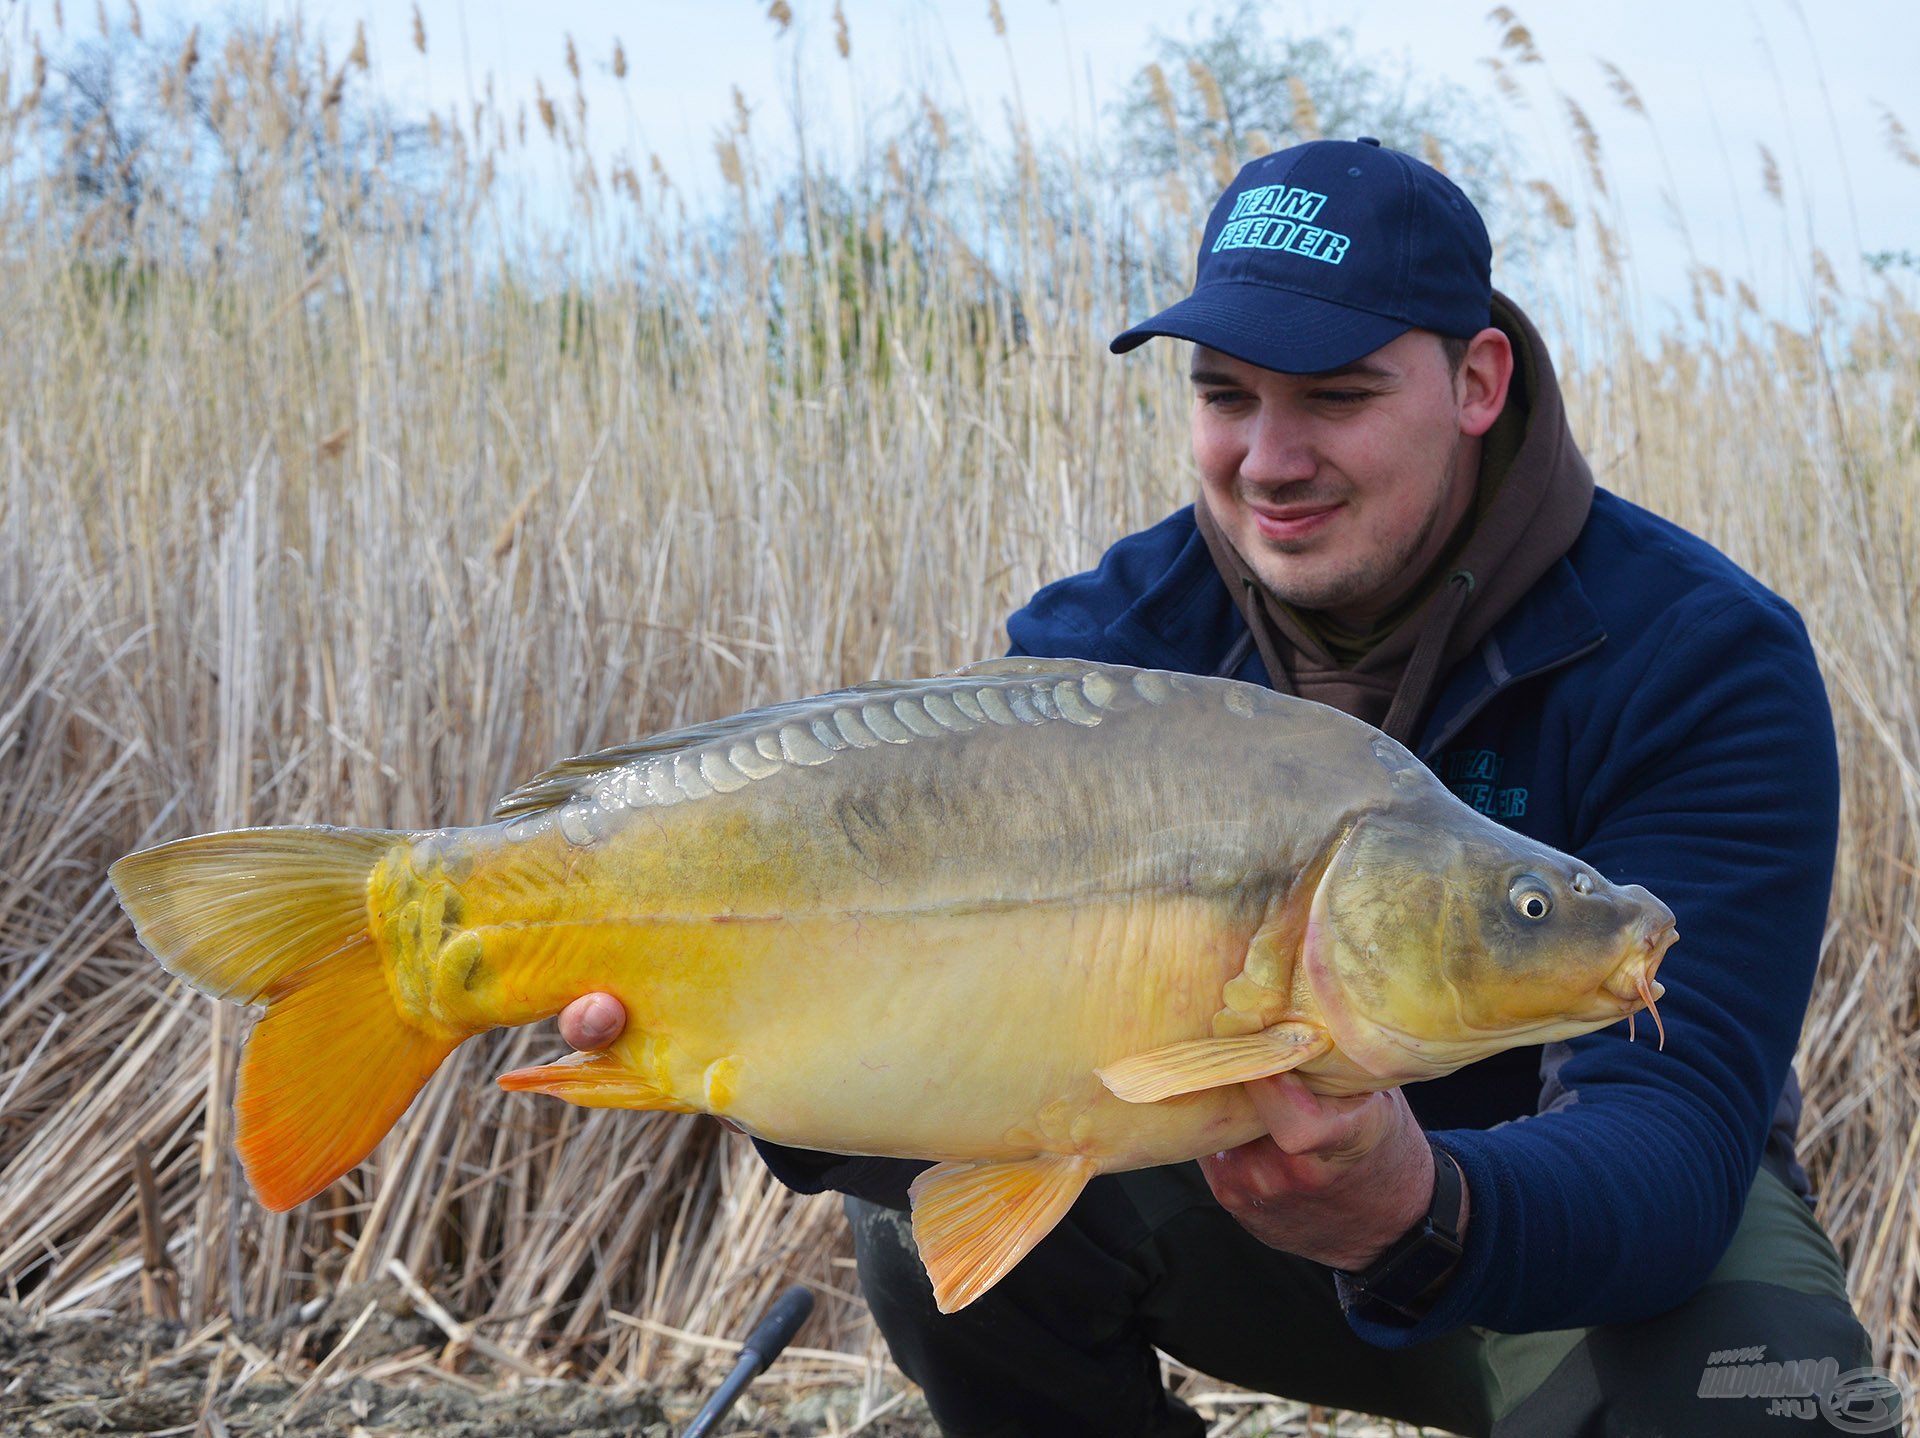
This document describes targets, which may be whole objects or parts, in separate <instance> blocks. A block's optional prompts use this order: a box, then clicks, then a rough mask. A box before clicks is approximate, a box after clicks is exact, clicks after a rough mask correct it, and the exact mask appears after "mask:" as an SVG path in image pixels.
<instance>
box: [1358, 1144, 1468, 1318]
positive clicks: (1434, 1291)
mask: <svg viewBox="0 0 1920 1438" xmlns="http://www.w3.org/2000/svg"><path fill="white" fill-rule="evenodd" d="M1427 1144H1428V1146H1429V1147H1430V1148H1432V1149H1433V1198H1432V1200H1431V1201H1430V1202H1429V1203H1428V1204H1427V1211H1426V1214H1425V1216H1423V1217H1422V1218H1421V1220H1420V1221H1419V1222H1418V1223H1416V1224H1415V1225H1414V1226H1413V1227H1412V1228H1410V1229H1408V1230H1407V1231H1406V1232H1405V1233H1403V1234H1401V1235H1400V1237H1398V1238H1396V1239H1395V1240H1394V1241H1393V1243H1392V1244H1391V1245H1389V1246H1388V1248H1387V1251H1386V1252H1385V1253H1383V1254H1381V1255H1380V1256H1379V1257H1378V1258H1376V1259H1374V1261H1373V1262H1372V1263H1370V1264H1368V1265H1367V1266H1366V1268H1364V1269H1363V1270H1361V1271H1360V1272H1359V1273H1348V1272H1345V1271H1344V1270H1338V1269H1336V1270H1335V1272H1337V1273H1339V1275H1340V1277H1342V1278H1343V1279H1345V1281H1346V1282H1345V1286H1346V1287H1347V1289H1348V1290H1349V1291H1350V1292H1351V1293H1352V1294H1353V1296H1354V1298H1355V1300H1356V1301H1361V1300H1370V1301H1372V1302H1374V1303H1378V1304H1383V1305H1384V1306H1386V1307H1387V1308H1390V1309H1392V1310H1393V1311H1394V1312H1395V1313H1398V1314H1401V1315H1403V1316H1404V1317H1407V1318H1411V1319H1415V1320H1418V1319H1421V1318H1424V1317H1426V1315H1427V1313H1428V1311H1429V1310H1431V1309H1432V1307H1433V1305H1434V1301H1435V1300H1436V1299H1437V1298H1438V1297H1439V1296H1440V1289H1441V1287H1442V1286H1443V1285H1444V1284H1445V1283H1446V1281H1447V1279H1449V1278H1450V1277H1452V1276H1453V1270H1454V1269H1455V1268H1456V1267H1457V1266H1458V1265H1459V1262H1460V1252H1461V1247H1460V1210H1461V1207H1462V1202H1461V1200H1462V1196H1463V1195H1464V1194H1465V1192H1466V1177H1465V1175H1464V1174H1462V1173H1461V1171H1460V1164H1459V1161H1458V1160H1456V1159H1455V1158H1454V1156H1453V1155H1452V1154H1450V1153H1448V1152H1447V1151H1446V1150H1445V1149H1444V1148H1442V1147H1440V1145H1439V1144H1437V1143H1435V1142H1434V1141H1433V1139H1432V1137H1431V1136H1429V1137H1428V1139H1427Z"/></svg>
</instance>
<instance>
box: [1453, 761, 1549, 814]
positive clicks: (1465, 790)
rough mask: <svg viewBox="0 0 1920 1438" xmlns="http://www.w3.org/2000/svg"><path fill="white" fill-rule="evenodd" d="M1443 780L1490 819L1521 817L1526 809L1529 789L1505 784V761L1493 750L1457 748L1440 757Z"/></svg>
mask: <svg viewBox="0 0 1920 1438" xmlns="http://www.w3.org/2000/svg"><path fill="white" fill-rule="evenodd" d="M1437 767H1438V772H1439V774H1440V782H1441V783H1443V784H1445V785H1446V786H1447V787H1448V788H1449V789H1451V790H1452V791H1453V792H1454V793H1455V794H1457V795H1459V796H1460V798H1461V799H1463V800H1464V801H1465V802H1466V803H1467V804H1469V805H1470V806H1472V807H1473V808H1475V809H1478V810H1479V811H1480V812H1481V813H1482V814H1485V815H1486V816H1487V817H1488V818H1490V819H1518V818H1520V817H1521V816H1522V815H1524V814H1525V813H1526V812H1527V791H1526V789H1525V788H1524V787H1522V786H1520V785H1518V784H1510V785H1505V786H1502V784H1501V783H1500V771H1501V770H1502V769H1504V768H1505V767H1506V760H1504V759H1502V758H1501V757H1500V755H1499V754H1497V753H1495V752H1494V751H1493V750H1492V749H1455V750H1451V751H1449V752H1448V753H1445V754H1442V755H1441V756H1440V763H1439V765H1438V766H1437Z"/></svg>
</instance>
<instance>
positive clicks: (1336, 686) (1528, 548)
mask: <svg viewBox="0 0 1920 1438" xmlns="http://www.w3.org/2000/svg"><path fill="white" fill-rule="evenodd" d="M1492 322H1493V324H1495V325H1496V326H1498V327H1499V328H1500V329H1501V330H1503V331H1505V333H1506V335H1507V338H1508V339H1510V340H1511V341H1512V342H1513V352H1514V361H1515V363H1514V376H1513V384H1512V387H1511V388H1510V389H1509V391H1508V395H1507V404H1506V409H1505V410H1504V412H1503V413H1502V414H1501V416H1500V418H1499V419H1498V420H1497V421H1496V422H1495V424H1494V426H1493V428H1492V429H1491V430H1489V431H1488V432H1487V435H1486V439H1485V441H1484V442H1483V445H1482V448H1481V459H1480V476H1479V490H1478V494H1477V496H1476V499H1475V502H1474V506H1473V508H1472V509H1471V510H1470V511H1469V512H1468V514H1467V517H1466V518H1465V519H1464V520H1463V521H1462V522H1461V526H1460V530H1459V531H1458V532H1457V533H1456V534H1455V535H1454V537H1453V538H1452V540H1450V541H1449V543H1448V546H1447V548H1446V549H1445V550H1444V551H1443V552H1442V553H1441V555H1440V558H1439V559H1438V560H1436V561H1435V562H1434V564H1433V567H1432V568H1431V569H1430V570H1429V571H1428V573H1427V577H1426V579H1425V580H1424V581H1423V582H1422V583H1421V584H1420V585H1418V586H1417V587H1416V588H1415V590H1414V591H1413V593H1412V594H1411V595H1410V596H1409V597H1408V599H1407V600H1406V601H1405V602H1403V603H1402V604H1401V605H1400V606H1399V607H1398V608H1397V609H1396V611H1395V612H1394V613H1392V614H1389V615H1385V616H1383V617H1382V622H1381V624H1380V625H1379V626H1376V628H1375V631H1374V633H1373V634H1371V635H1365V636H1346V635H1343V634H1342V633H1341V631H1340V630H1339V629H1337V628H1336V627H1334V626H1332V625H1331V624H1329V623H1328V621H1327V619H1326V616H1324V615H1322V614H1318V613H1315V612H1312V611H1305V610H1298V609H1295V608H1293V607H1292V606H1291V605H1289V604H1286V603H1284V602H1283V601H1281V600H1279V599H1277V598H1275V597H1274V596H1273V595H1272V594H1270V593H1268V592H1267V590H1266V589H1264V588H1263V587H1262V586H1261V585H1260V583H1259V581H1258V580H1257V579H1256V578H1255V577H1254V574H1253V571H1252V570H1251V569H1249V568H1248V567H1247V563H1246V561H1245V560H1244V559H1242V558H1241V557H1240V554H1239V552H1238V551H1237V550H1235V549H1234V548H1233V546H1232V545H1231V544H1230V543H1229V542H1228V540H1227V538H1226V536H1225V535H1223V534H1222V533H1221V532H1220V529H1219V527H1218V526H1217V525H1216V524H1215V523H1214V522H1213V515H1212V514H1211V513H1210V512H1209V510H1208V508H1207V503H1206V499H1205V496H1204V495H1203V496H1201V497H1200V499H1199V500H1198V501H1196V503H1195V504H1194V506H1193V510H1194V517H1195V518H1196V519H1197V520H1198V522H1199V526H1200V533H1201V536H1202V537H1203V538H1204V539H1205V540H1206V543H1207V549H1208V552H1209V553H1211V554H1212V555H1213V562H1214V565H1215V566H1216V567H1217V568H1218V569H1219V571H1220V575H1221V577H1222V578H1223V579H1224V580H1225V581H1226V584H1227V588H1228V590H1229V591H1230V592H1231V593H1232V594H1233V596H1234V602H1235V604H1237V605H1238V606H1239V609H1240V612H1241V614H1242V615H1243V616H1244V617H1245V619H1246V621H1247V627H1248V628H1249V629H1250V630H1252V632H1253V639H1254V643H1255V644H1257V645H1258V646H1259V649H1260V657H1261V659H1262V660H1263V661H1264V662H1265V664H1266V667H1267V675H1268V677H1269V679H1270V681H1271V682H1272V684H1273V687H1274V688H1276V689H1279V690H1280V691H1282V692H1283V693H1292V694H1298V695H1300V696H1301V697H1303V698H1306V699H1316V700H1318V701H1320V702H1321V703H1322V704H1329V705H1332V706H1333V707H1334V708H1336V709H1341V710H1344V711H1345V712H1346V713H1349V714H1352V715H1354V716H1356V717H1357V718H1360V719H1364V720H1366V721H1367V722H1368V723H1369V724H1374V725H1378V726H1379V727H1380V728H1383V729H1385V730H1386V731H1387V733H1389V734H1391V735H1393V737H1394V738H1396V739H1399V740H1400V741H1402V742H1403V743H1409V744H1410V743H1412V742H1413V739H1412V736H1413V735H1414V733H1415V732H1416V730H1417V727H1418V725H1419V722H1420V719H1421V717H1422V716H1423V715H1424V714H1425V712H1426V709H1427V706H1428V704H1429V702H1430V701H1431V700H1432V697H1433V693H1434V690H1435V688H1436V687H1437V686H1438V683H1439V679H1440V676H1441V675H1443V674H1445V673H1446V672H1447V670H1448V669H1450V668H1452V667H1453V665H1454V664H1456V663H1458V662H1459V661H1460V660H1461V659H1463V658H1465V657H1466V656H1467V655H1468V654H1471V653H1472V652H1473V650H1474V648H1475V646H1477V645H1478V644H1479V643H1480V641H1481V640H1482V639H1484V638H1486V636H1487V633H1488V631H1489V630H1491V629H1492V628H1493V626H1494V625H1495V624H1496V623H1498V622H1499V620H1500V618H1501V616H1502V615H1504V614H1505V613H1506V612H1507V611H1508V610H1509V609H1511V608H1512V607H1513V605H1514V603H1515V602H1516V601H1517V600H1518V599H1519V598H1520V596H1521V595H1523V594H1525V593H1526V592H1527V590H1529V589H1530V588H1532V587H1533V585H1534V583H1535V581H1537V580H1538V579H1539V578H1540V576H1541V575H1543V574H1545V573H1546V572H1547V570H1548V569H1550V568H1551V567H1552V566H1553V565H1554V563H1555V562H1556V561H1557V560H1559V558H1560V557H1561V556H1562V555H1564V554H1565V553H1566V552H1567V550H1568V549H1569V548H1570V547H1571V546H1572V544H1573V541H1574V539H1575V538H1576V537H1577V536H1578V535H1579V533H1580V530H1581V528H1582V527H1583V526H1584V525H1585V524H1586V522H1587V510H1588V508H1589V506H1590V505H1591V504H1592V502H1593V474H1592V471H1590V470H1589V469H1588V468H1587V462H1586V460H1585V459H1583V458H1582V457H1581V455H1580V451H1579V449H1578V448H1577V447H1576V446H1575V444H1574V442H1573V434H1572V432H1571V431H1570V430H1568V428H1567V417H1566V407H1565V406H1564V404H1562V402H1561V399H1560V386H1559V382H1558V381H1557V380H1556V379H1555V377H1554V372H1553V362H1552V361H1551V360H1550V359H1549V358H1548V357H1547V347H1546V343H1545V341H1543V340H1542V339H1541V338H1540V332H1539V331H1538V330H1536V329H1535V328H1534V327H1533V322H1532V321H1531V320H1529V319H1528V318H1527V317H1526V316H1525V315H1524V314H1522V313H1521V312H1520V308H1519V306H1518V305H1516V304H1514V302H1513V301H1512V300H1510V299H1508V298H1507V297H1506V296H1505V295H1503V294H1501V293H1500V292H1499V291H1498V290H1495V291H1494V293H1493V316H1492ZM1382 630H1384V631H1385V632H1384V633H1382V632H1381V631H1382Z"/></svg>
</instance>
